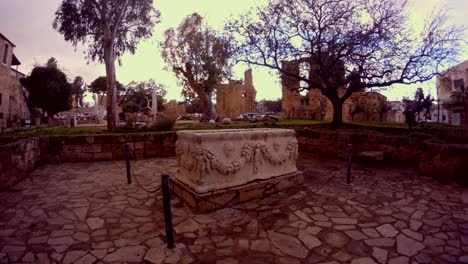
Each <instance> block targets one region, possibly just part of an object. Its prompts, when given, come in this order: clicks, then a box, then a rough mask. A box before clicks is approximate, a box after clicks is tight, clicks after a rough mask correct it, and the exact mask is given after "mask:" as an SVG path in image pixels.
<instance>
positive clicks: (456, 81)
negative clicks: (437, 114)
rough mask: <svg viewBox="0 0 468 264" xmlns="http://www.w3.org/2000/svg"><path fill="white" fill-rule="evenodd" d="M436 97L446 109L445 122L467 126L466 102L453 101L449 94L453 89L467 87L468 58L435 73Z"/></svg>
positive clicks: (467, 111) (461, 89)
mask: <svg viewBox="0 0 468 264" xmlns="http://www.w3.org/2000/svg"><path fill="white" fill-rule="evenodd" d="M436 87H437V98H439V100H440V104H441V106H442V108H443V109H444V110H445V111H447V123H448V124H451V125H465V126H468V122H467V121H468V102H465V104H463V103H462V102H454V101H453V100H452V99H451V98H450V96H451V95H452V92H454V91H462V92H463V91H465V90H466V89H468V60H465V61H464V62H462V63H460V64H458V65H455V66H454V67H452V68H450V69H448V70H447V71H445V72H443V73H442V74H441V75H437V78H436ZM467 99H468V98H467Z"/></svg>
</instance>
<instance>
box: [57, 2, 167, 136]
mask: <svg viewBox="0 0 468 264" xmlns="http://www.w3.org/2000/svg"><path fill="white" fill-rule="evenodd" d="M55 16H56V17H55V20H54V22H53V27H54V28H55V29H56V30H58V31H59V32H60V33H61V34H63V35H64V37H65V40H67V41H70V42H71V43H72V44H73V45H74V46H77V45H78V43H83V44H85V43H89V48H88V56H89V59H92V60H95V59H98V61H100V62H102V61H104V63H105V65H106V80H107V85H106V89H107V129H108V130H109V131H111V130H112V129H113V128H114V127H115V126H116V125H117V122H118V118H119V117H118V114H117V91H116V80H115V60H116V59H118V58H119V57H120V56H121V55H122V54H123V53H124V52H125V51H130V52H131V53H135V50H136V47H137V44H138V42H139V40H140V39H144V38H148V37H150V36H151V35H152V29H153V26H154V24H155V23H156V22H158V20H157V19H158V18H159V12H158V11H156V10H155V9H154V8H153V0H80V1H77V0H62V3H61V4H60V7H59V8H58V10H57V12H56V13H55Z"/></svg>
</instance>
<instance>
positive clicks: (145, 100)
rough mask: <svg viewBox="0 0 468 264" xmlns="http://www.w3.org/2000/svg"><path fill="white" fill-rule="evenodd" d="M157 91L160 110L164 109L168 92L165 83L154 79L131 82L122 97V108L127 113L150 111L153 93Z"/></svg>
mask: <svg viewBox="0 0 468 264" xmlns="http://www.w3.org/2000/svg"><path fill="white" fill-rule="evenodd" d="M155 91H156V95H157V100H158V102H157V106H158V111H162V110H164V106H163V104H164V96H166V94H167V90H166V87H164V85H161V84H158V83H156V82H155V81H154V80H153V79H150V80H148V81H144V82H136V81H132V82H130V83H129V84H128V85H127V87H126V92H125V95H124V96H123V98H122V101H121V105H122V109H123V111H124V112H126V113H139V112H144V111H146V112H148V111H149V110H151V109H152V107H153V102H152V100H153V93H154V92H155Z"/></svg>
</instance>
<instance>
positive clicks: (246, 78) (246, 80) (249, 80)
mask: <svg viewBox="0 0 468 264" xmlns="http://www.w3.org/2000/svg"><path fill="white" fill-rule="evenodd" d="M244 84H245V85H249V86H252V87H253V79H252V69H248V70H246V71H245V72H244Z"/></svg>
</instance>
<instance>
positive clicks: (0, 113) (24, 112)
mask: <svg viewBox="0 0 468 264" xmlns="http://www.w3.org/2000/svg"><path fill="white" fill-rule="evenodd" d="M15 47H16V46H15V45H14V44H13V43H12V42H11V41H10V40H8V39H7V38H6V37H5V36H4V35H3V34H1V33H0V128H4V127H7V125H11V123H12V122H15V121H20V120H22V119H29V118H30V113H29V110H28V107H27V105H26V101H25V94H24V93H25V90H24V88H23V86H22V85H21V84H20V82H19V79H20V78H23V77H24V76H25V75H24V74H22V73H21V72H19V71H18V70H17V69H14V68H12V67H14V66H18V65H20V64H21V63H20V61H19V60H18V59H17V58H16V56H15V54H14V53H13V49H14V48H15Z"/></svg>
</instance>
